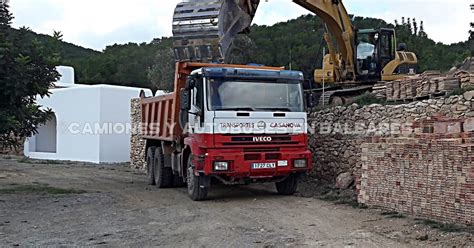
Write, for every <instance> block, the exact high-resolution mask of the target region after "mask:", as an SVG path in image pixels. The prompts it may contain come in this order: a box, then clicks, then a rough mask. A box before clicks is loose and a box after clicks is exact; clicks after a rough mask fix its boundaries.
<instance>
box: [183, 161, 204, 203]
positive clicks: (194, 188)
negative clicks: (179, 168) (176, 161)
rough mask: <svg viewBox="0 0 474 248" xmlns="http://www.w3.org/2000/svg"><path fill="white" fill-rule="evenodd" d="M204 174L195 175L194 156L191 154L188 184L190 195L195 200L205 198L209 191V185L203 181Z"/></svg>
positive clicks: (188, 167)
mask: <svg viewBox="0 0 474 248" xmlns="http://www.w3.org/2000/svg"><path fill="white" fill-rule="evenodd" d="M202 177H203V176H196V175H194V166H193V164H192V158H191V156H189V159H188V166H187V184H188V195H189V197H190V198H191V200H193V201H202V200H205V199H206V197H207V193H208V190H209V189H208V187H205V185H204V184H203V183H202V181H204V180H203V178H202Z"/></svg>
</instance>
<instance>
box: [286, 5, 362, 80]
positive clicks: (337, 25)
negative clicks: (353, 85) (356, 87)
mask: <svg viewBox="0 0 474 248" xmlns="http://www.w3.org/2000/svg"><path fill="white" fill-rule="evenodd" d="M293 2H295V3H296V4H298V5H300V6H302V7H304V8H306V9H307V10H309V11H311V12H312V13H314V14H316V15H317V16H318V17H319V18H321V19H322V20H323V22H324V23H325V25H326V31H327V32H326V33H325V35H324V38H325V40H326V43H327V44H328V48H329V55H330V57H329V58H330V60H329V61H327V62H329V64H332V65H333V67H334V73H335V75H334V79H333V80H335V81H336V82H337V81H341V80H342V79H352V80H355V75H356V73H355V65H354V56H355V55H354V53H355V44H354V37H355V31H354V27H353V26H352V22H351V19H350V16H349V14H348V13H347V10H346V8H345V7H344V4H343V3H342V0H293ZM332 37H333V38H334V41H333V39H332ZM334 42H335V45H336V46H337V47H336V48H335V47H334Z"/></svg>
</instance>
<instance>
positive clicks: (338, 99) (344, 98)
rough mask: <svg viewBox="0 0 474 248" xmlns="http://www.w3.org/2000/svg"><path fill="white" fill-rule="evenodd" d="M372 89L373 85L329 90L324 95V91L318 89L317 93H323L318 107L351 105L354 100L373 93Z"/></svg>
mask: <svg viewBox="0 0 474 248" xmlns="http://www.w3.org/2000/svg"><path fill="white" fill-rule="evenodd" d="M372 89H373V86H372V85H364V86H357V87H352V88H345V89H329V90H327V91H324V95H323V92H322V89H317V92H320V93H321V96H320V97H319V100H318V106H330V105H336V106H338V105H344V104H348V103H351V102H352V100H353V99H354V98H356V97H358V96H360V95H363V94H364V93H366V92H371V91H372ZM313 92H314V91H313Z"/></svg>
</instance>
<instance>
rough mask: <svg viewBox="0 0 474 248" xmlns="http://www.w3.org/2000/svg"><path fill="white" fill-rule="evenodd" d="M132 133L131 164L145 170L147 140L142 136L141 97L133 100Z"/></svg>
mask: <svg viewBox="0 0 474 248" xmlns="http://www.w3.org/2000/svg"><path fill="white" fill-rule="evenodd" d="M131 123H132V130H133V131H132V135H131V138H130V165H131V166H132V167H133V168H137V169H141V170H145V169H146V165H145V152H146V151H145V147H146V142H145V140H144V139H142V138H141V123H142V105H141V100H140V98H136V99H132V101H131Z"/></svg>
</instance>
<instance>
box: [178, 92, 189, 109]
mask: <svg viewBox="0 0 474 248" xmlns="http://www.w3.org/2000/svg"><path fill="white" fill-rule="evenodd" d="M180 95H181V96H180V109H181V110H182V111H186V112H187V111H189V110H190V109H191V91H190V90H188V89H181V94H180Z"/></svg>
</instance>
